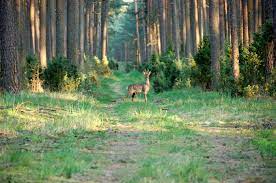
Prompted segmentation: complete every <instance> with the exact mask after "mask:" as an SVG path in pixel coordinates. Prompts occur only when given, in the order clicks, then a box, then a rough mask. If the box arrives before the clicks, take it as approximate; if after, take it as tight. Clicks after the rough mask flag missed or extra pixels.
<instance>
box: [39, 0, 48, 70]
mask: <svg viewBox="0 0 276 183" xmlns="http://www.w3.org/2000/svg"><path fill="white" fill-rule="evenodd" d="M46 10H47V1H46V0H40V13H39V19H40V22H39V25H40V36H39V43H40V45H39V48H40V49H39V50H40V51H39V55H40V64H41V67H42V68H46V67H47V55H46V27H47V26H46V24H47V18H46Z"/></svg>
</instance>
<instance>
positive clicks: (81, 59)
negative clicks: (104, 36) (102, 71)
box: [79, 0, 85, 70]
mask: <svg viewBox="0 0 276 183" xmlns="http://www.w3.org/2000/svg"><path fill="white" fill-rule="evenodd" d="M79 1H80V6H79V8H80V10H79V26H80V28H79V30H80V32H79V36H80V38H79V41H80V42H79V44H80V56H79V66H80V68H81V70H83V69H84V66H83V64H84V34H85V32H84V0H79Z"/></svg>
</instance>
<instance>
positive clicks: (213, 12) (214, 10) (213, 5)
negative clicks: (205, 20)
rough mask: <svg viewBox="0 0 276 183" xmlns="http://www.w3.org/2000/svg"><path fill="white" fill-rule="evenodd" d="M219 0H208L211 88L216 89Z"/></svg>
mask: <svg viewBox="0 0 276 183" xmlns="http://www.w3.org/2000/svg"><path fill="white" fill-rule="evenodd" d="M218 5H219V0H210V5H209V7H210V9H209V11H210V12H209V14H210V15H209V16H210V17H209V18H210V41H211V72H212V73H211V74H212V89H217V88H218V85H219V79H220V64H219V7H218Z"/></svg>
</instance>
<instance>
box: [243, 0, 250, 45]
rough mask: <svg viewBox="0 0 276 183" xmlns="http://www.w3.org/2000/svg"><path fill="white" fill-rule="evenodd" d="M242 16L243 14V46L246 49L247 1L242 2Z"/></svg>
mask: <svg viewBox="0 0 276 183" xmlns="http://www.w3.org/2000/svg"><path fill="white" fill-rule="evenodd" d="M242 14H243V45H244V46H246V47H248V45H249V34H248V4H247V0H243V1H242Z"/></svg>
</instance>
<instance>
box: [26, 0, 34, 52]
mask: <svg viewBox="0 0 276 183" xmlns="http://www.w3.org/2000/svg"><path fill="white" fill-rule="evenodd" d="M30 9H31V3H30V0H26V1H25V21H24V23H25V24H24V25H25V28H24V31H25V32H24V38H25V39H24V41H25V44H26V49H27V54H28V55H30V54H32V31H31V17H30Z"/></svg>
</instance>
